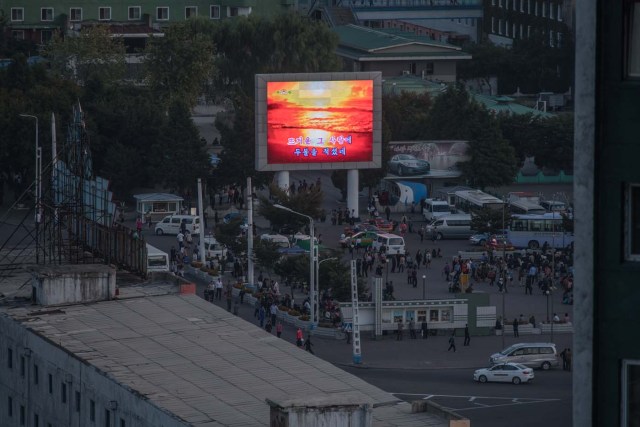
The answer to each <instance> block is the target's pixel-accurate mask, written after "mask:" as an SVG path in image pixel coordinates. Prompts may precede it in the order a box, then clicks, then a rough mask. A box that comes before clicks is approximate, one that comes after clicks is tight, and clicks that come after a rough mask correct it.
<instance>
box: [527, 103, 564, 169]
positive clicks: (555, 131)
mask: <svg viewBox="0 0 640 427" xmlns="http://www.w3.org/2000/svg"><path fill="white" fill-rule="evenodd" d="M537 134H538V135H539V139H538V141H536V143H535V144H534V145H533V147H532V149H533V155H534V156H535V159H536V165H537V166H538V167H539V168H545V169H550V170H553V171H561V170H563V171H565V172H567V173H571V172H572V171H573V114H571V113H564V114H559V115H555V116H553V117H550V118H546V119H544V120H541V121H540V122H539V130H538V132H537Z"/></svg>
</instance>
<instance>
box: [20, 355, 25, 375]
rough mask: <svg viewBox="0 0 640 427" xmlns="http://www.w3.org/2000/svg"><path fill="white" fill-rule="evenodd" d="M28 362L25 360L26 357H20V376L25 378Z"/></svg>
mask: <svg viewBox="0 0 640 427" xmlns="http://www.w3.org/2000/svg"><path fill="white" fill-rule="evenodd" d="M26 362H27V361H26V360H25V359H24V356H20V376H21V377H24V374H25V373H26V372H27V363H26Z"/></svg>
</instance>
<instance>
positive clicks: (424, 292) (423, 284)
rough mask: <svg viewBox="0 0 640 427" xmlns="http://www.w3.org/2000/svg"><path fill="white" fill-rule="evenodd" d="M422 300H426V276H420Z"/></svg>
mask: <svg viewBox="0 0 640 427" xmlns="http://www.w3.org/2000/svg"><path fill="white" fill-rule="evenodd" d="M422 299H423V300H425V299H427V276H426V275H424V274H423V275H422Z"/></svg>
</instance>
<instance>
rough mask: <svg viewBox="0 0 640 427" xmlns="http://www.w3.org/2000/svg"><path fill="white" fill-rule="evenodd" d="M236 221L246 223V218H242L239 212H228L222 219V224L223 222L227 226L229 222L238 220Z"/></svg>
mask: <svg viewBox="0 0 640 427" xmlns="http://www.w3.org/2000/svg"><path fill="white" fill-rule="evenodd" d="M238 219H242V220H243V222H246V221H247V219H246V218H244V217H243V216H242V215H240V212H229V213H228V214H226V215H225V216H224V217H222V222H224V223H225V224H229V223H230V222H232V221H235V220H238Z"/></svg>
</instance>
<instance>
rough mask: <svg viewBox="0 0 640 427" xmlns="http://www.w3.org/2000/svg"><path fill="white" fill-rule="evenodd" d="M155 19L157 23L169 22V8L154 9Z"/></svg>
mask: <svg viewBox="0 0 640 427" xmlns="http://www.w3.org/2000/svg"><path fill="white" fill-rule="evenodd" d="M156 19H157V20H158V21H168V20H169V8H168V7H156Z"/></svg>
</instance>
